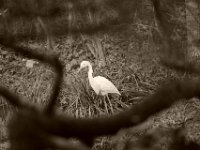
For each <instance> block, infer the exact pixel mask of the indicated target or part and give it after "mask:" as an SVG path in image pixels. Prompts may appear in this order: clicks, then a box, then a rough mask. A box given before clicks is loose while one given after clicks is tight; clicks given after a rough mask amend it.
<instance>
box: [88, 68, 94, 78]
mask: <svg viewBox="0 0 200 150" xmlns="http://www.w3.org/2000/svg"><path fill="white" fill-rule="evenodd" d="M88 68H89V70H88V78H89V81H91V80H92V79H93V76H92V73H93V70H92V66H91V65H89V66H88Z"/></svg>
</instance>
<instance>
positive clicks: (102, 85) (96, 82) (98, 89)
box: [80, 61, 121, 95]
mask: <svg viewBox="0 0 200 150" xmlns="http://www.w3.org/2000/svg"><path fill="white" fill-rule="evenodd" d="M85 67H88V68H89V70H88V79H89V83H90V85H91V87H92V89H93V90H94V91H95V93H96V94H97V95H107V94H108V93H115V94H119V95H121V94H120V93H119V91H118V90H117V88H116V87H115V86H114V84H113V83H112V82H110V81H109V80H108V79H106V78H104V77H102V76H97V77H93V75H92V73H93V70H92V66H91V64H90V62H89V61H82V62H81V65H80V69H82V68H85Z"/></svg>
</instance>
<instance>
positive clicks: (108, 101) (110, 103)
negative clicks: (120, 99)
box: [106, 94, 114, 113]
mask: <svg viewBox="0 0 200 150" xmlns="http://www.w3.org/2000/svg"><path fill="white" fill-rule="evenodd" d="M106 97H107V99H108V102H109V104H110V109H111V112H112V113H113V112H114V111H113V107H112V103H111V101H110V98H109V97H108V94H106Z"/></svg>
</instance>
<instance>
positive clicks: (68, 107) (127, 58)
mask: <svg viewBox="0 0 200 150" xmlns="http://www.w3.org/2000/svg"><path fill="white" fill-rule="evenodd" d="M146 30H148V27H147V29H146ZM136 31H137V32H136ZM138 31H139V30H135V26H134V25H132V26H130V27H128V28H126V29H125V30H124V31H123V32H121V33H120V34H119V33H107V34H99V35H97V38H98V39H99V41H101V43H100V45H101V46H102V47H101V48H102V49H103V52H104V56H105V62H106V65H105V66H103V65H101V60H99V58H98V57H95V56H94V54H93V53H92V52H91V50H90V49H89V48H88V46H87V44H88V43H89V44H91V42H92V38H90V37H89V38H87V39H85V40H84V39H83V38H81V37H59V38H56V39H55V50H54V51H53V53H56V54H58V55H59V58H60V60H61V61H62V62H63V63H64V64H65V66H66V67H65V73H64V83H63V85H62V91H61V93H60V96H59V104H58V106H57V110H58V113H66V115H72V116H74V117H90V118H92V117H98V116H101V115H111V113H110V111H109V110H110V107H111V106H109V104H107V108H108V112H107V111H105V107H106V106H105V105H104V104H102V103H101V102H100V101H97V99H96V95H95V93H94V92H93V90H92V89H91V88H90V86H89V84H88V80H87V73H86V71H82V72H80V73H77V70H78V67H79V64H80V62H81V61H82V60H89V61H90V62H92V65H93V68H94V75H101V76H104V77H106V78H108V79H109V80H111V81H112V82H113V83H114V84H115V85H116V87H117V88H118V89H119V91H120V93H121V94H122V96H121V97H116V96H115V95H113V96H111V102H112V107H113V108H114V113H118V112H120V111H123V110H126V109H128V107H130V106H131V105H137V104H138V103H140V101H141V100H142V98H143V97H147V96H149V95H151V94H153V93H154V91H155V90H156V89H157V88H158V86H159V85H160V84H162V83H163V82H164V81H165V80H166V79H167V78H170V79H172V80H173V79H177V78H178V79H180V78H183V77H184V76H190V77H193V76H191V75H188V74H187V73H178V72H175V71H173V70H170V69H168V68H165V67H164V66H162V65H161V64H160V63H159V53H160V52H159V48H158V46H157V45H156V43H155V41H154V40H153V36H152V35H151V32H144V31H143V32H142V33H141V32H138ZM119 35H120V36H119ZM45 43H46V42H41V41H40V42H38V41H29V42H25V43H24V44H26V45H29V46H30V47H34V48H38V47H40V48H44V47H45V46H46V44H45ZM86 43H87V44H86ZM91 45H92V44H91ZM94 48H97V47H95V46H94ZM44 53H46V54H49V53H52V52H49V51H48V50H44ZM26 63H27V60H26V59H25V58H22V57H20V56H18V55H15V54H13V53H11V52H8V51H7V50H6V48H3V47H1V48H0V84H1V85H3V86H6V87H8V88H9V89H10V90H12V91H14V92H16V93H17V94H19V95H21V96H22V97H24V99H25V100H26V101H29V102H31V103H34V104H35V105H41V104H42V105H44V104H45V102H46V99H47V98H48V96H49V95H50V93H49V91H50V89H51V85H52V82H53V78H54V73H53V72H52V70H51V68H50V67H49V66H47V65H44V64H41V63H40V62H39V63H35V64H34V65H33V67H28V66H27V64H26ZM124 98H126V99H127V98H128V101H127V100H126V101H125V100H124ZM152 109H153V108H152ZM11 111H12V107H11V106H10V105H9V104H8V103H6V101H5V100H4V99H3V98H1V97H0V119H1V121H0V136H1V138H4V137H6V122H7V120H8V118H9V115H8V114H9V112H11ZM199 113H200V103H199V100H198V99H195V98H194V99H191V100H190V101H188V100H182V101H181V102H179V103H177V104H175V105H174V106H173V107H171V108H169V109H167V110H165V111H163V112H161V113H160V114H156V115H155V116H152V117H151V118H149V120H148V121H147V122H146V123H145V125H144V127H143V128H142V130H141V129H140V128H139V127H138V128H137V127H136V128H131V129H128V131H127V130H126V131H124V132H122V134H120V135H122V136H121V137H122V138H121V139H119V138H118V139H117V143H118V144H116V143H115V142H116V140H112V138H111V140H109V139H108V137H103V138H99V139H97V140H96V144H95V146H94V149H113V146H116V145H117V149H118V150H120V149H123V146H124V145H123V144H124V143H125V142H124V141H126V139H127V138H132V139H134V140H137V139H139V138H141V137H142V136H143V135H144V134H145V133H147V132H150V131H152V130H153V129H155V128H158V127H159V128H176V127H180V126H183V124H184V125H185V128H186V135H187V137H188V139H191V140H195V141H198V142H199V143H200V133H199V131H200V130H199V129H200V122H199V119H198V116H199ZM130 131H131V132H130ZM5 147H7V142H5V143H2V144H1V146H0V150H4V149H6V148H5ZM165 148H166V146H163V149H165Z"/></svg>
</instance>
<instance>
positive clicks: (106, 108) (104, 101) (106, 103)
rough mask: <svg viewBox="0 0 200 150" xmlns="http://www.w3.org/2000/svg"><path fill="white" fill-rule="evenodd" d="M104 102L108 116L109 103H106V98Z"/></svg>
mask: <svg viewBox="0 0 200 150" xmlns="http://www.w3.org/2000/svg"><path fill="white" fill-rule="evenodd" d="M103 102H104V106H105V108H106V112H107V114H108V106H107V103H106V98H105V96H104V97H103Z"/></svg>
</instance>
